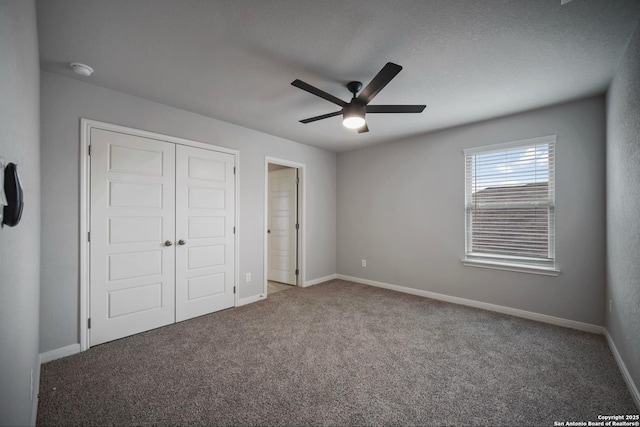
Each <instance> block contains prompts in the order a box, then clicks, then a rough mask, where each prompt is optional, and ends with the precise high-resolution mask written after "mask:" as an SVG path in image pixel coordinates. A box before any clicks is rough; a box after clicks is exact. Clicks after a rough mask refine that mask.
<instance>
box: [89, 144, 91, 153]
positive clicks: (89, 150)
mask: <svg viewBox="0 0 640 427" xmlns="http://www.w3.org/2000/svg"><path fill="white" fill-rule="evenodd" d="M89 155H91V145H89Z"/></svg>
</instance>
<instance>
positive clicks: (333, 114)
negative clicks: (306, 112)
mask: <svg viewBox="0 0 640 427" xmlns="http://www.w3.org/2000/svg"><path fill="white" fill-rule="evenodd" d="M340 114H342V110H340V111H335V112H333V113H329V114H323V115H321V116H316V117H311V118H308V119H304V120H300V123H305V124H306V123H311V122H317V121H318V120H322V119H328V118H329V117H334V116H339V115H340Z"/></svg>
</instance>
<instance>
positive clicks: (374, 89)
mask: <svg viewBox="0 0 640 427" xmlns="http://www.w3.org/2000/svg"><path fill="white" fill-rule="evenodd" d="M400 70H402V67H401V66H399V65H398V64H394V63H393V62H387V64H386V65H385V66H384V67H382V70H380V72H379V73H378V74H377V75H376V76H375V77H374V78H373V80H371V82H370V83H369V84H368V85H367V87H365V88H364V89H363V90H362V92H360V95H358V100H359V101H362V102H364V103H365V104H368V103H369V102H371V100H372V99H373V97H374V96H376V95H377V94H378V92H380V91H381V90H382V89H383V88H384V87H385V86H386V85H387V84H388V83H389V82H390V81H391V79H393V78H394V77H395V76H396V75H397V74H398V73H399V72H400Z"/></svg>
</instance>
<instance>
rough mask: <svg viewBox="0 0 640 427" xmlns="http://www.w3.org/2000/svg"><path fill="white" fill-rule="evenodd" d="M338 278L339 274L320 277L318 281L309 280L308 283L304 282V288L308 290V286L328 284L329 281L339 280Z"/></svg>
mask: <svg viewBox="0 0 640 427" xmlns="http://www.w3.org/2000/svg"><path fill="white" fill-rule="evenodd" d="M337 278H338V275H337V274H330V275H328V276H324V277H318V278H317V279H313V280H307V281H306V282H304V284H303V285H302V287H303V288H306V287H307V286H313V285H317V284H319V283H324V282H328V281H329V280H333V279H337Z"/></svg>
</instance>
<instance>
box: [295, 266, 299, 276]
mask: <svg viewBox="0 0 640 427" xmlns="http://www.w3.org/2000/svg"><path fill="white" fill-rule="evenodd" d="M298 274H300V270H298V269H297V268H296V276H297V275H298Z"/></svg>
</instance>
